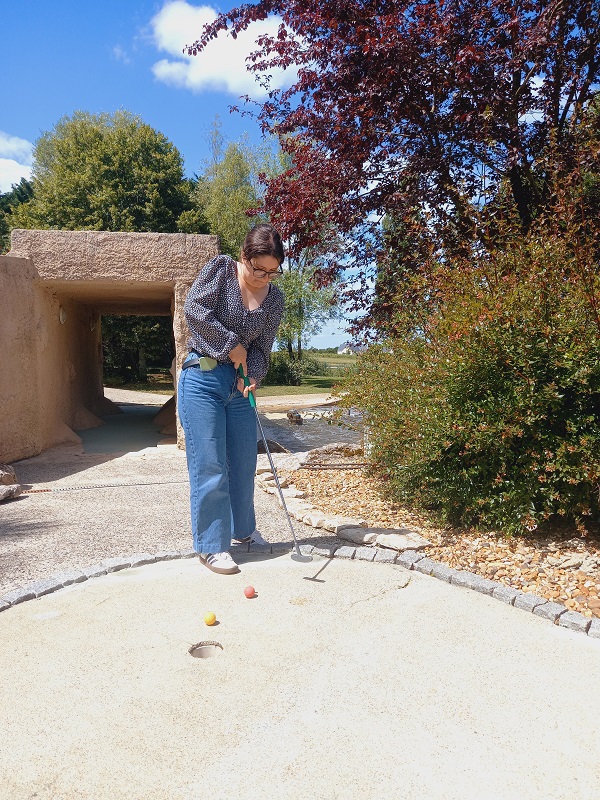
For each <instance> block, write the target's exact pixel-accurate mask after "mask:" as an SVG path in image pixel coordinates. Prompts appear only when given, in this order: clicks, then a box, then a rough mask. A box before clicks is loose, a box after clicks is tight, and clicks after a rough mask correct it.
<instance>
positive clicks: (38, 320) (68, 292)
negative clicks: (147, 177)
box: [0, 230, 219, 462]
mask: <svg viewBox="0 0 600 800" xmlns="http://www.w3.org/2000/svg"><path fill="white" fill-rule="evenodd" d="M218 252H219V249H218V239H217V237H215V236H200V235H189V234H159V233H110V232H103V231H37V230H14V231H13V232H12V235H11V251H10V253H9V255H8V256H2V257H0V298H2V312H1V313H0V343H1V345H2V348H1V350H0V353H1V356H0V461H5V462H10V461H15V460H18V459H22V458H28V457H30V456H32V455H35V454H37V453H39V452H41V451H42V450H45V449H47V448H48V447H51V446H53V445H54V444H58V443H60V442H65V441H78V440H79V437H77V436H76V434H75V433H74V431H75V430H85V429H87V428H90V427H95V426H97V425H100V424H102V423H101V420H100V419H99V416H100V415H102V414H105V413H107V412H109V411H111V410H112V411H113V412H114V411H115V410H116V408H115V407H114V405H113V404H111V403H110V401H108V400H107V399H106V398H104V392H103V388H102V366H101V365H102V352H101V338H100V336H101V331H100V329H101V325H100V318H101V315H102V314H119V313H121V314H148V315H158V314H164V315H171V316H172V318H173V330H174V337H175V347H176V354H175V360H176V369H177V375H178V374H179V370H180V368H181V363H182V361H183V358H184V356H185V353H186V340H187V336H188V332H187V326H186V323H185V319H184V317H183V303H184V301H185V297H186V295H187V291H188V289H189V287H190V286H191V284H192V283H193V281H194V280H195V278H196V276H197V275H198V272H199V270H200V269H201V267H202V266H203V265H204V264H205V263H206V262H207V261H208V260H210V259H211V258H213V257H214V256H215V255H216V254H217V253H218ZM178 443H179V444H180V446H183V444H184V442H183V431H182V430H181V427H180V426H178Z"/></svg>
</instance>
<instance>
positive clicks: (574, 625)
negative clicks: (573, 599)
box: [558, 611, 591, 633]
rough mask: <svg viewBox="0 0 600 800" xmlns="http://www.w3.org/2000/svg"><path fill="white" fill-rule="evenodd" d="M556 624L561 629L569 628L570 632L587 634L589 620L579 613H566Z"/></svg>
mask: <svg viewBox="0 0 600 800" xmlns="http://www.w3.org/2000/svg"><path fill="white" fill-rule="evenodd" d="M558 624H559V625H560V627H561V628H569V629H570V630H572V631H581V632H582V633H587V631H588V628H589V627H590V624H591V620H590V619H588V618H587V617H584V616H583V614H580V613H579V611H567V612H566V613H565V614H561V615H560V617H559V618H558Z"/></svg>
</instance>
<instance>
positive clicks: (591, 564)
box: [579, 555, 598, 572]
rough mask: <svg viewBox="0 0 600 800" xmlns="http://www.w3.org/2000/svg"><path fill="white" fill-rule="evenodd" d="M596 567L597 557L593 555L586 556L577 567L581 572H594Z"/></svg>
mask: <svg viewBox="0 0 600 800" xmlns="http://www.w3.org/2000/svg"><path fill="white" fill-rule="evenodd" d="M597 567H598V559H597V558H595V557H594V556H589V555H588V556H586V557H585V558H584V560H583V561H582V562H581V565H580V567H579V569H580V570H581V571H582V572H594V571H595V570H596V569H597Z"/></svg>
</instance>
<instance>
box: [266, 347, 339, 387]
mask: <svg viewBox="0 0 600 800" xmlns="http://www.w3.org/2000/svg"><path fill="white" fill-rule="evenodd" d="M329 373H330V370H329V367H328V366H327V365H326V364H324V363H323V362H322V361H319V360H318V359H316V358H313V357H311V356H307V355H306V354H304V355H303V356H302V358H301V359H300V360H298V359H296V358H290V357H289V355H288V353H287V352H285V351H283V350H279V351H277V352H275V353H271V363H270V365H269V371H268V372H267V374H266V377H265V379H264V381H263V383H264V384H266V385H268V386H300V385H301V383H302V379H303V377H304V376H307V375H329Z"/></svg>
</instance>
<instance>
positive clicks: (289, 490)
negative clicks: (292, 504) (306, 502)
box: [280, 483, 306, 500]
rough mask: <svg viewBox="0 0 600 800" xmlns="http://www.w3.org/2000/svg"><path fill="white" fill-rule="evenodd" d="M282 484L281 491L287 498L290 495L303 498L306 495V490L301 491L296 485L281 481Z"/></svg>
mask: <svg viewBox="0 0 600 800" xmlns="http://www.w3.org/2000/svg"><path fill="white" fill-rule="evenodd" d="M280 486H281V493H282V494H283V496H284V497H285V498H286V499H287V498H288V497H297V498H298V499H300V500H302V499H303V498H305V497H306V492H301V491H300V489H296V487H295V486H288V485H287V483H286V484H283V483H280ZM284 487H285V488H284Z"/></svg>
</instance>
